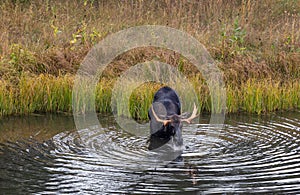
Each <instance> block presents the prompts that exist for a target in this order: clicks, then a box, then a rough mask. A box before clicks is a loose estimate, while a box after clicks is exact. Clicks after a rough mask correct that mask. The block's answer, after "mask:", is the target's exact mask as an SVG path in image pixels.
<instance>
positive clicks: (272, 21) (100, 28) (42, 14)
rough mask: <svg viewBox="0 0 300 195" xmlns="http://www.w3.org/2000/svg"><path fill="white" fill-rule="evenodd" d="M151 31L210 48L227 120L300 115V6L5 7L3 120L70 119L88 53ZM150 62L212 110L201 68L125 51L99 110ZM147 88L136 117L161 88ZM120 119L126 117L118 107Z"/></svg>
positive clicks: (0, 21) (161, 53)
mask: <svg viewBox="0 0 300 195" xmlns="http://www.w3.org/2000/svg"><path fill="white" fill-rule="evenodd" d="M145 24H152V25H164V26H169V27H173V28H176V29H180V30H183V31H186V32H188V33H189V34H191V35H192V36H194V37H195V38H196V39H197V40H199V41H200V42H201V43H203V44H204V45H205V47H206V48H207V49H208V51H209V53H210V54H211V55H212V57H213V58H214V59H215V61H216V62H217V64H218V66H219V68H220V69H221V70H222V71H223V72H224V78H225V82H226V88H227V96H228V97H227V112H237V111H246V112H251V113H264V112H271V111H277V110H290V109H299V107H300V106H299V99H300V94H299V93H300V92H299V91H300V90H299V89H300V88H299V83H300V44H299V43H300V2H299V1H293V0H291V1H285V0H264V1H259V2H258V1H252V0H235V1H228V0H220V1H200V2H199V1H196V0H195V1H193V0H192V1H177V0H176V1H170V0H159V1H154V0H149V1H130V2H124V1H119V0H112V1H102V0H93V1H90V0H77V1H71V0H67V1H63V2H62V1H58V0H47V1H41V0H35V1H33V0H22V1H21V0H14V1H10V0H4V1H1V2H0V32H1V33H0V41H1V45H0V115H9V114H24V113H31V112H56V111H62V112H71V109H72V107H71V101H72V88H71V87H72V83H73V79H74V75H75V73H76V70H77V69H78V67H79V66H80V63H81V61H82V60H83V58H84V56H85V55H86V54H87V52H88V51H89V50H90V49H91V48H92V47H93V45H94V44H96V43H98V42H99V41H101V40H102V39H103V38H105V37H106V36H107V35H108V34H111V33H114V32H117V31H120V30H122V29H126V28H129V27H133V26H136V25H145ZM153 59H155V60H158V61H162V62H165V63H168V64H170V65H172V66H173V67H175V68H177V69H178V70H179V71H180V72H182V73H183V74H184V75H185V76H187V77H188V78H189V79H190V80H191V83H194V86H195V90H196V92H197V95H198V96H199V99H200V100H201V102H200V105H199V106H200V107H201V111H211V105H210V97H209V95H208V94H209V92H208V89H207V86H206V85H205V84H204V83H203V82H202V79H201V76H200V78H199V75H198V74H199V73H197V70H196V68H195V67H194V66H193V65H192V64H191V63H190V62H188V60H186V59H185V58H184V57H183V56H181V55H180V54H178V53H174V52H172V51H168V50H163V49H157V48H151V47H149V48H137V49H134V50H131V51H128V52H126V53H124V54H122V55H120V56H118V57H117V58H116V59H115V60H114V61H113V62H112V63H111V64H110V65H109V66H108V67H107V68H106V70H105V71H104V75H103V78H102V80H101V81H100V83H99V85H98V87H97V94H96V110H97V111H99V112H109V111H111V108H110V99H111V95H112V93H111V87H112V86H113V83H114V81H115V80H116V78H118V77H119V76H120V75H121V74H122V73H123V72H124V71H125V70H128V68H130V67H132V66H133V65H135V64H137V63H140V62H144V61H149V60H153ZM195 75H196V76H195ZM196 78H199V79H196ZM147 85H150V84H145V86H146V88H145V86H142V87H140V88H138V89H137V90H135V91H134V93H133V94H132V95H131V100H130V102H129V104H130V113H131V114H132V115H133V116H134V117H135V118H141V119H144V118H145V117H146V113H147V109H148V107H149V103H150V102H151V98H152V97H153V93H154V91H155V90H156V89H157V88H158V86H159V85H151V86H147ZM118 112H119V114H124V115H128V112H127V111H122V109H121V108H120V111H118Z"/></svg>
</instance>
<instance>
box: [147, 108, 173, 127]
mask: <svg viewBox="0 0 300 195" xmlns="http://www.w3.org/2000/svg"><path fill="white" fill-rule="evenodd" d="M151 110H152V113H153V116H154V118H155V119H156V121H157V122H161V123H163V124H164V126H166V125H167V124H168V123H169V122H171V120H162V119H160V118H159V117H158V116H157V115H156V113H155V111H154V109H153V105H152V106H151Z"/></svg>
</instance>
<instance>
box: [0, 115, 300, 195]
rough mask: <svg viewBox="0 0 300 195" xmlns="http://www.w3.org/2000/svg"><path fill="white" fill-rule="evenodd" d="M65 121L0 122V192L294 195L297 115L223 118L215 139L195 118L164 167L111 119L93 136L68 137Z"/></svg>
mask: <svg viewBox="0 0 300 195" xmlns="http://www.w3.org/2000/svg"><path fill="white" fill-rule="evenodd" d="M71 117H72V116H61V115H58V116H34V117H28V118H13V119H10V120H7V119H2V120H1V121H0V129H1V130H0V138H1V139H0V143H1V144H0V191H1V192H3V193H40V194H51V193H72V194H74V193H83V194H86V193H98V194H132V193H137V194H149V193H152V194H173V193H181V194H182V193H183V192H196V193H199V192H200V193H205V194H214V193H238V194H239V193H241V194H242V193H262V194H265V193H275V194H276V193H279V194H281V193H293V194H297V193H300V113H299V112H293V113H284V114H280V115H279V114H277V115H270V116H263V117H262V116H261V117H258V116H252V115H230V116H228V117H227V119H226V125H225V127H224V129H223V130H222V131H221V132H220V134H219V137H210V136H209V135H208V134H207V133H206V132H207V131H208V130H213V127H211V126H210V125H209V116H202V117H201V121H200V123H199V124H192V125H186V126H184V129H183V132H184V133H183V135H184V142H185V150H184V152H183V154H182V155H181V156H180V157H178V158H176V160H174V161H173V162H171V163H165V164H161V163H157V162H158V159H157V158H159V156H155V158H154V157H153V155H152V153H151V152H149V151H148V149H147V146H148V142H147V141H148V137H137V136H134V135H130V134H129V133H126V132H124V131H123V130H122V129H120V128H119V127H118V126H117V125H116V123H115V122H114V118H113V117H112V116H100V117H99V118H100V122H101V125H102V129H100V130H95V131H90V130H85V129H83V130H80V131H75V130H74V129H75V128H74V124H73V123H72V120H71ZM41 119H44V120H41ZM46 119H47V120H46ZM45 121H46V122H45ZM11 124H14V125H13V126H12V127H11ZM54 124H56V125H54ZM17 126H19V128H20V129H17ZM148 128H149V127H148V124H145V125H144V126H143V125H141V131H148V130H149V129H148ZM83 135H84V136H83ZM149 159H151V160H153V163H149V162H150V161H149Z"/></svg>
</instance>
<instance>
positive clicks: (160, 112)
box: [148, 87, 197, 149]
mask: <svg viewBox="0 0 300 195" xmlns="http://www.w3.org/2000/svg"><path fill="white" fill-rule="evenodd" d="M148 116H149V119H150V133H151V137H150V146H149V149H154V148H156V147H159V145H162V144H164V143H167V142H168V141H169V140H170V139H172V138H173V140H174V142H175V144H176V145H178V146H181V145H183V139H182V123H183V122H187V123H190V122H191V121H192V120H193V119H194V118H196V117H197V108H196V106H195V104H194V110H193V113H192V114H191V116H190V117H189V118H187V114H181V103H180V100H179V97H178V95H177V93H176V92H175V91H174V90H173V89H171V88H170V87H162V88H161V89H159V90H158V91H157V92H156V93H155V95H154V99H153V102H152V105H151V107H150V109H149V111H148ZM151 141H155V142H159V144H157V143H156V144H155V145H157V146H153V143H151ZM151 145H152V146H151Z"/></svg>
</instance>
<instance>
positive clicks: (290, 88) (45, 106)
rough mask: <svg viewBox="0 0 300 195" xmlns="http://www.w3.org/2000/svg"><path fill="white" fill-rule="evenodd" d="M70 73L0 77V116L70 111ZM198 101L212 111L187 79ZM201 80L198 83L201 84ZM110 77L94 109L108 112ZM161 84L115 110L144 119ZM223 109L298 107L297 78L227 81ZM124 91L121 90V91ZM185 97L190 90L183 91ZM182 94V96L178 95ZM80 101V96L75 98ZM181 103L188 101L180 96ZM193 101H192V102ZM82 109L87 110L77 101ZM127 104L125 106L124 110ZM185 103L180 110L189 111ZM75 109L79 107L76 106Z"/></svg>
mask: <svg viewBox="0 0 300 195" xmlns="http://www.w3.org/2000/svg"><path fill="white" fill-rule="evenodd" d="M73 81H74V76H72V75H61V76H57V77H55V76H50V75H45V74H41V75H39V76H22V77H21V79H20V81H19V83H18V85H17V87H12V86H11V84H10V83H8V82H6V81H2V80H0V116H4V115H11V114H28V113H33V112H68V113H70V112H72V87H73ZM191 82H192V83H193V85H194V86H196V87H194V89H195V91H196V95H197V97H198V100H199V102H198V103H197V107H198V108H199V111H200V112H212V111H213V110H212V107H211V97H210V94H209V90H208V87H207V86H206V85H205V83H202V82H200V81H199V80H197V79H195V80H191ZM201 83H202V84H201ZM114 84H115V81H114V80H107V79H102V80H100V81H99V83H98V85H97V86H96V90H95V91H96V94H95V107H96V111H97V112H101V113H107V112H111V111H112V108H111V100H112V90H113V86H114ZM161 86H163V84H159V83H152V82H148V83H144V84H143V85H141V86H138V87H137V88H135V89H134V90H133V91H132V93H131V94H128V95H129V96H130V97H129V99H125V98H124V97H125V96H122V95H121V96H120V97H119V98H118V99H117V100H118V104H117V109H118V110H117V114H118V115H122V116H127V117H128V116H132V117H133V118H136V119H141V120H145V119H147V117H148V109H149V107H150V105H151V102H152V100H153V96H154V93H155V92H156V91H157V90H158V89H159V88H160V87H161ZM226 92H227V103H226V104H227V110H226V112H227V113H234V112H248V113H257V114H262V113H268V112H274V111H283V110H295V109H300V81H299V80H294V81H290V82H285V83H282V82H279V81H277V82H276V81H272V80H254V79H252V80H248V81H247V82H245V83H244V84H242V85H240V86H236V85H235V86H233V85H227V87H226ZM123 95H124V94H123ZM185 95H186V97H187V96H189V95H191V96H192V95H193V94H185ZM181 98H182V97H181ZM78 101H84V100H82V99H81V100H78ZM182 101H183V103H184V102H188V101H189V100H186V99H184V98H182ZM192 103H193V102H192ZM77 105H79V106H80V107H81V108H80V109H81V110H82V111H84V112H86V111H89V109H90V108H91V107H85V105H83V104H82V103H80V102H79V103H78V104H77ZM126 108H129V110H126ZM191 108H192V107H191V106H190V105H186V106H185V109H186V110H183V111H190V109H191ZM78 109H79V108H78Z"/></svg>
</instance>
